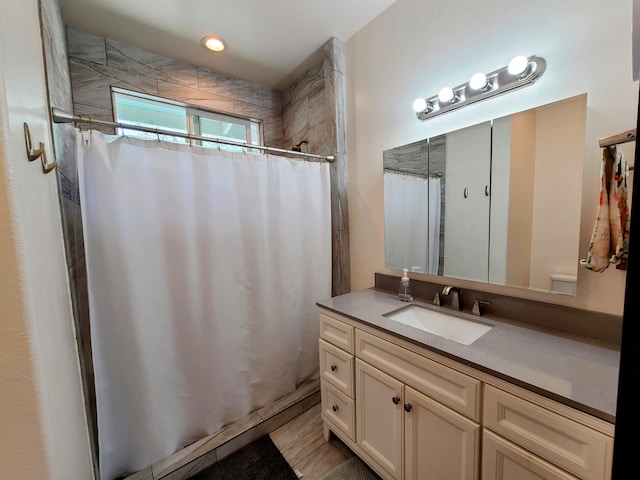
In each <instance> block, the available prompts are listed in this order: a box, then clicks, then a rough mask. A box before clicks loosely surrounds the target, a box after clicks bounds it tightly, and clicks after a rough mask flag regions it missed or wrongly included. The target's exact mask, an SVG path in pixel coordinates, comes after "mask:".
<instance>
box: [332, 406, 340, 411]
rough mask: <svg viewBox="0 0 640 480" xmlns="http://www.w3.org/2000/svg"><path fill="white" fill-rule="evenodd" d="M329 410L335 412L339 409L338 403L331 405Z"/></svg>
mask: <svg viewBox="0 0 640 480" xmlns="http://www.w3.org/2000/svg"><path fill="white" fill-rule="evenodd" d="M331 410H333V411H334V412H337V411H338V410H339V408H338V405H334V406H333V407H331Z"/></svg>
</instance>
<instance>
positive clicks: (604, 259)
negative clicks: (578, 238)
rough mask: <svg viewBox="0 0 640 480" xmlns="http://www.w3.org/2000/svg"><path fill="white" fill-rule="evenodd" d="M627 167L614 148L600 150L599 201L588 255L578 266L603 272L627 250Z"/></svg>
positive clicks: (617, 148)
mask: <svg viewBox="0 0 640 480" xmlns="http://www.w3.org/2000/svg"><path fill="white" fill-rule="evenodd" d="M628 172H629V166H628V165H627V162H626V161H625V159H624V156H623V155H622V150H620V148H619V147H618V146H617V145H616V146H614V147H609V148H604V149H603V150H602V167H601V170H600V201H599V204H598V213H597V215H596V223H595V226H594V227H593V234H592V235H591V243H590V245H589V253H588V255H587V258H586V260H580V265H581V266H583V267H584V268H588V269H589V270H593V271H594V272H604V271H605V270H606V269H607V267H608V266H609V265H611V264H614V265H615V264H618V263H620V260H622V258H623V256H624V255H626V253H627V251H628V248H629V204H628V192H627V175H628Z"/></svg>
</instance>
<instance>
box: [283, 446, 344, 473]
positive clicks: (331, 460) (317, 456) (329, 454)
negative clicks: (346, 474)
mask: <svg viewBox="0 0 640 480" xmlns="http://www.w3.org/2000/svg"><path fill="white" fill-rule="evenodd" d="M347 460H348V458H347V457H345V456H344V454H343V453H342V452H341V451H340V450H338V449H337V448H336V447H334V446H333V445H332V444H331V443H325V444H324V445H323V446H322V447H320V448H318V449H316V450H314V451H313V452H312V453H311V454H309V455H307V456H306V457H305V458H304V459H303V460H302V461H300V462H299V463H297V464H296V465H294V466H293V468H294V469H295V470H298V471H299V472H301V473H302V475H304V476H303V477H302V478H303V479H304V480H319V479H320V478H322V476H323V475H325V474H326V473H327V472H329V471H330V470H332V469H334V468H336V467H337V466H338V465H341V464H342V463H344V462H346V461H347Z"/></svg>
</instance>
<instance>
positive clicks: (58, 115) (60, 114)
mask: <svg viewBox="0 0 640 480" xmlns="http://www.w3.org/2000/svg"><path fill="white" fill-rule="evenodd" d="M51 115H52V117H53V122H54V123H72V122H80V126H82V124H83V123H87V124H88V125H89V127H90V126H91V125H104V126H107V127H115V128H125V129H128V130H139V131H141V132H147V133H155V134H156V135H170V136H172V137H180V138H186V139H189V140H201V141H205V142H213V143H220V144H224V145H234V146H236V147H245V148H255V149H257V150H263V151H265V152H274V153H283V154H286V155H295V156H297V157H305V158H317V159H320V160H325V161H327V162H329V163H333V162H334V161H335V159H336V157H335V156H334V155H317V154H315V153H305V152H296V151H295V150H285V149H284V148H276V147H265V146H263V145H252V144H250V143H244V142H234V141H233V140H222V139H220V138H217V137H203V136H200V135H191V134H189V133H178V132H171V131H169V130H162V129H160V128H150V127H142V126H138V125H127V124H125V123H118V122H110V121H107V120H94V119H92V118H91V117H83V116H81V115H73V114H71V113H68V112H65V111H64V110H61V109H59V108H56V107H53V108H52V109H51Z"/></svg>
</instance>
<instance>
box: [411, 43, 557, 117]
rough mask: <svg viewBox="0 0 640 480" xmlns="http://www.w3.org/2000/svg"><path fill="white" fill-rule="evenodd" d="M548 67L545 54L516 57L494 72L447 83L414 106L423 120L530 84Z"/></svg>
mask: <svg viewBox="0 0 640 480" xmlns="http://www.w3.org/2000/svg"><path fill="white" fill-rule="evenodd" d="M546 69H547V62H546V61H545V59H544V58H542V57H536V56H535V55H532V56H530V57H525V56H523V55H519V56H517V57H515V58H514V59H513V60H511V62H509V65H507V66H506V67H502V68H500V69H498V70H494V71H493V72H491V73H487V74H484V73H476V74H475V75H473V76H472V77H471V79H470V80H469V81H468V82H467V83H463V84H462V85H458V86H457V87H454V88H451V87H444V88H442V89H441V90H440V91H439V92H438V94H437V95H434V96H432V97H429V98H418V99H417V100H416V101H415V102H413V109H414V110H415V112H416V116H417V117H418V118H419V119H420V120H427V119H429V118H431V117H434V116H436V115H440V114H442V113H447V112H450V111H452V110H456V109H458V108H460V107H464V106H465V105H470V104H472V103H476V102H479V101H480V100H485V99H487V98H491V97H495V96H497V95H502V94H503V93H507V92H510V91H512V90H516V89H518V88H521V87H526V86H528V85H532V84H533V83H535V82H536V81H537V80H538V79H539V78H540V77H541V76H542V74H543V73H544V72H545V70H546Z"/></svg>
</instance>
